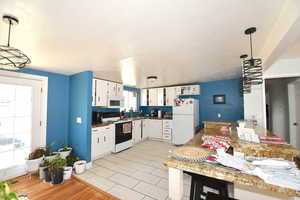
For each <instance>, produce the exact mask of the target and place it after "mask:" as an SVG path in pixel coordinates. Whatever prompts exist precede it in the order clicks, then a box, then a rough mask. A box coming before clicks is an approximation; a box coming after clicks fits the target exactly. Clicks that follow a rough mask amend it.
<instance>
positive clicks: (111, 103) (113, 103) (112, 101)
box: [108, 97, 124, 108]
mask: <svg viewBox="0 0 300 200" xmlns="http://www.w3.org/2000/svg"><path fill="white" fill-rule="evenodd" d="M108 107H109V108H122V107H124V98H123V97H109V98H108Z"/></svg>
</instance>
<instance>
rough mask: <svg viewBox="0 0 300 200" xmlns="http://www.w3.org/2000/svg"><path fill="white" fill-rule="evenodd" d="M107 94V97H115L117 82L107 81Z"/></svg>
mask: <svg viewBox="0 0 300 200" xmlns="http://www.w3.org/2000/svg"><path fill="white" fill-rule="evenodd" d="M108 95H109V98H111V97H116V95H117V83H114V82H108Z"/></svg>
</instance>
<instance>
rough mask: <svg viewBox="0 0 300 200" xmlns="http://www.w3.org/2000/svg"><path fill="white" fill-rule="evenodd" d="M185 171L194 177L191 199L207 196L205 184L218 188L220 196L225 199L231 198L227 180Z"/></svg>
mask: <svg viewBox="0 0 300 200" xmlns="http://www.w3.org/2000/svg"><path fill="white" fill-rule="evenodd" d="M185 173H187V174H188V175H190V176H191V177H192V181H191V190H190V200H201V199H205V198H202V197H205V196H207V194H206V193H204V191H203V188H204V186H206V187H209V188H212V189H215V190H217V191H218V192H219V194H218V196H220V197H223V199H226V198H229V196H228V188H227V186H228V183H227V182H226V181H222V180H218V179H215V178H210V177H207V176H201V175H199V174H193V173H189V172H185Z"/></svg>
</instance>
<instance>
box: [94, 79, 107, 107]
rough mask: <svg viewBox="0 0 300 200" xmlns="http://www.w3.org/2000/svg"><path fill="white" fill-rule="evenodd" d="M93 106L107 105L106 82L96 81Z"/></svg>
mask: <svg viewBox="0 0 300 200" xmlns="http://www.w3.org/2000/svg"><path fill="white" fill-rule="evenodd" d="M95 88H96V89H95V91H96V95H95V106H107V105H108V82H107V81H104V80H99V79H96V81H95Z"/></svg>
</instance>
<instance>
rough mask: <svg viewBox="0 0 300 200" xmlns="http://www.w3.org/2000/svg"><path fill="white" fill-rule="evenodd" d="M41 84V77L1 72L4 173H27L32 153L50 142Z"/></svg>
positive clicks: (0, 133) (0, 136)
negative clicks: (7, 74)
mask: <svg viewBox="0 0 300 200" xmlns="http://www.w3.org/2000/svg"><path fill="white" fill-rule="evenodd" d="M41 88H42V82H41V81H38V80H29V79H21V78H10V77H3V76H0V160H1V161H2V162H1V164H0V176H6V177H13V176H15V175H17V174H22V173H24V172H25V168H24V166H25V165H24V164H25V159H26V158H27V157H28V155H29V153H30V152H31V151H33V150H34V149H36V148H37V147H40V146H45V145H46V135H44V134H43V131H42V108H41V100H42V90H41ZM3 172H6V174H1V173H3ZM0 179H1V178H0Z"/></svg>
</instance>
